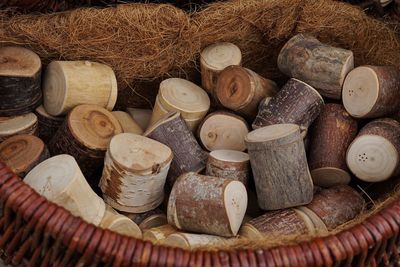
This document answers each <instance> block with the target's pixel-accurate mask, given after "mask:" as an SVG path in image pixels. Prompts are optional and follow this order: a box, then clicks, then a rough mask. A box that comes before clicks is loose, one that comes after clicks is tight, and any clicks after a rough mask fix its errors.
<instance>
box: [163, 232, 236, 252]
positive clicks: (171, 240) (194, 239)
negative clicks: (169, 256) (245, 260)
mask: <svg viewBox="0 0 400 267" xmlns="http://www.w3.org/2000/svg"><path fill="white" fill-rule="evenodd" d="M229 241H230V239H229V238H224V237H221V236H215V235H205V234H191V233H174V234H171V235H169V236H168V237H167V238H166V239H165V240H164V242H163V245H164V246H170V247H177V248H182V249H186V250H192V249H199V248H210V247H216V246H227V244H228V243H229Z"/></svg>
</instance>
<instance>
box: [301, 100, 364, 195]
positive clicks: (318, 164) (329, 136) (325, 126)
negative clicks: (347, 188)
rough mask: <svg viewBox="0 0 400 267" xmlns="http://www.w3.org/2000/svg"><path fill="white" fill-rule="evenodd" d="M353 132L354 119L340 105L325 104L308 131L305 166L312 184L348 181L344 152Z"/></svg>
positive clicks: (321, 184)
mask: <svg viewBox="0 0 400 267" xmlns="http://www.w3.org/2000/svg"><path fill="white" fill-rule="evenodd" d="M356 135H357V122H356V121H355V120H354V119H353V118H352V117H350V115H349V114H348V113H347V112H346V110H345V109H344V107H343V106H342V105H340V104H326V105H325V107H324V109H323V111H322V113H321V114H320V115H319V117H318V118H317V119H316V121H315V122H314V125H313V127H311V131H310V140H311V143H310V153H309V161H308V165H309V168H310V171H311V176H312V178H313V181H314V184H315V185H319V186H322V187H331V186H334V185H338V184H348V183H349V182H350V179H351V176H350V173H349V169H348V168H347V165H346V151H347V148H348V147H349V145H350V143H351V142H352V141H353V140H354V138H355V137H356Z"/></svg>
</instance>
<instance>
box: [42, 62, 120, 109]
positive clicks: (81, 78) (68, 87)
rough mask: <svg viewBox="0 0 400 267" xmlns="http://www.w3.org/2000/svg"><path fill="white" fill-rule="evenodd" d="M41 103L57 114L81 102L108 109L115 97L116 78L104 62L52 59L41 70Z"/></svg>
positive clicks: (112, 106)
mask: <svg viewBox="0 0 400 267" xmlns="http://www.w3.org/2000/svg"><path fill="white" fill-rule="evenodd" d="M43 93H44V107H45V109H46V111H47V112H48V113H49V114H51V115H53V116H58V115H62V114H66V113H68V112H69V111H70V110H71V109H73V108H74V107H76V106H78V105H81V104H93V105H98V106H101V107H103V108H105V109H107V110H112V109H113V108H114V106H115V103H116V101H117V94H118V89H117V79H116V77H115V74H114V71H113V70H112V69H111V68H110V67H109V66H107V65H104V64H100V63H96V62H90V61H53V62H51V63H50V64H49V65H48V66H47V69H46V71H45V74H44V83H43Z"/></svg>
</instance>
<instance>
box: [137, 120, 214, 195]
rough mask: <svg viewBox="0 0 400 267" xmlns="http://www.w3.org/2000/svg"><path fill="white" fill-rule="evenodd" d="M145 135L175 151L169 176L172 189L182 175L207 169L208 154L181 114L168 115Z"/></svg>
mask: <svg viewBox="0 0 400 267" xmlns="http://www.w3.org/2000/svg"><path fill="white" fill-rule="evenodd" d="M144 135H145V136H147V137H149V138H151V139H154V140H157V141H159V142H160V143H163V144H165V145H167V146H168V147H169V148H171V150H172V151H173V153H174V159H173V160H172V163H171V167H170V169H169V172H168V176H167V182H168V185H169V186H170V187H171V188H172V186H173V184H174V182H175V180H176V178H178V177H179V176H180V175H181V174H184V173H186V172H200V171H202V170H204V169H205V167H206V161H207V157H208V153H207V152H205V151H204V150H203V149H202V148H201V147H200V145H199V144H198V143H197V140H196V138H195V137H194V135H193V133H192V132H191V131H190V130H189V128H188V127H187V125H186V124H185V121H184V120H183V119H182V118H181V116H180V113H179V112H170V113H168V114H167V115H165V116H164V117H162V118H161V119H160V120H159V121H158V122H156V123H155V124H153V125H152V126H151V127H150V128H149V129H148V130H147V131H146V132H145V134H144Z"/></svg>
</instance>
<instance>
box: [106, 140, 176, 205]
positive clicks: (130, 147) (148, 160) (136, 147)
mask: <svg viewBox="0 0 400 267" xmlns="http://www.w3.org/2000/svg"><path fill="white" fill-rule="evenodd" d="M172 158H173V155H172V151H171V149H169V147H167V146H166V145H163V144H161V143H159V142H157V141H154V140H152V139H150V138H147V137H144V136H141V135H136V134H131V133H123V134H119V135H116V136H114V137H113V138H112V139H111V142H110V145H109V148H108V150H107V153H106V157H105V160H104V170H103V176H102V178H101V181H100V187H101V190H102V192H103V194H104V200H105V201H106V203H107V204H109V205H110V206H112V207H113V208H115V209H117V210H120V211H125V212H131V213H141V212H146V211H149V210H152V209H154V208H156V207H157V206H158V205H160V204H161V202H162V201H163V198H164V184H165V180H166V177H167V173H168V170H169V167H170V164H171V161H172Z"/></svg>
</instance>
